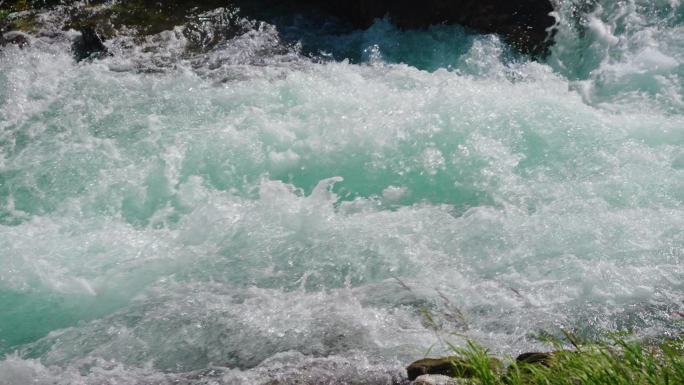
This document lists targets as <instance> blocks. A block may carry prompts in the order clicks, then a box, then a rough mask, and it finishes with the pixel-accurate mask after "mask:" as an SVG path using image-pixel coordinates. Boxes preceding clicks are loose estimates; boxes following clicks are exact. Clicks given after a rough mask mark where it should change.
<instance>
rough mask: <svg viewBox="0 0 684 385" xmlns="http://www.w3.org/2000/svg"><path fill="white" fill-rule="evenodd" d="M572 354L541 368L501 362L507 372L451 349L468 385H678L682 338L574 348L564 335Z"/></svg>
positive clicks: (472, 351)
mask: <svg viewBox="0 0 684 385" xmlns="http://www.w3.org/2000/svg"><path fill="white" fill-rule="evenodd" d="M568 337H569V340H570V342H571V344H572V345H573V349H571V350H563V349H562V348H561V344H560V343H555V349H556V352H555V353H553V354H552V356H551V358H550V359H549V361H548V362H547V363H546V364H545V365H544V364H539V363H538V364H525V363H519V362H515V359H513V358H510V357H509V358H507V362H508V363H509V366H508V369H507V370H498V369H497V368H496V367H492V366H491V365H489V362H490V357H491V356H490V355H489V354H488V352H487V350H486V349H484V348H483V347H481V346H479V345H477V344H476V343H473V342H468V344H467V345H466V346H465V347H456V346H452V347H451V348H452V350H453V351H454V353H456V356H457V357H458V361H459V363H460V364H461V365H466V366H467V367H469V368H470V369H471V370H470V372H471V373H473V374H474V375H473V377H472V378H471V379H470V380H469V382H471V383H472V384H483V385H523V384H535V385H536V384H544V385H594V384H595V385H599V384H600V385H606V384H607V385H642V384H643V385H661V384H662V385H682V384H684V338H682V337H680V338H678V339H674V340H669V341H667V342H665V343H661V344H659V345H656V346H652V345H650V344H647V343H645V342H634V341H628V340H626V339H624V338H623V337H612V338H610V339H608V340H605V341H600V342H591V343H578V342H577V340H576V339H574V338H572V336H571V335H568Z"/></svg>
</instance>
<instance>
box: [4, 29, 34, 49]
mask: <svg viewBox="0 0 684 385" xmlns="http://www.w3.org/2000/svg"><path fill="white" fill-rule="evenodd" d="M8 44H14V45H17V46H19V48H24V47H26V46H28V45H31V38H30V37H29V35H27V34H25V33H23V32H19V31H10V32H7V33H6V34H4V35H2V36H0V46H4V45H8Z"/></svg>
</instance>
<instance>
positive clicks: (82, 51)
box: [73, 27, 109, 61]
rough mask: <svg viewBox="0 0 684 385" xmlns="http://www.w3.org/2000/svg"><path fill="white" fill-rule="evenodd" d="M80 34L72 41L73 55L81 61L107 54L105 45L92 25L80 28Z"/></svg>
mask: <svg viewBox="0 0 684 385" xmlns="http://www.w3.org/2000/svg"><path fill="white" fill-rule="evenodd" d="M80 32H81V36H79V37H78V38H76V40H74V43H73V50H74V57H75V58H76V60H78V61H81V60H85V59H90V58H101V57H103V56H106V55H108V54H109V51H108V50H107V47H106V46H105V45H104V43H103V42H102V39H101V38H100V36H98V34H97V32H95V29H94V28H92V27H83V28H81V31H80Z"/></svg>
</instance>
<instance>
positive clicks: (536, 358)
mask: <svg viewBox="0 0 684 385" xmlns="http://www.w3.org/2000/svg"><path fill="white" fill-rule="evenodd" d="M554 354H555V353H538V352H534V353H523V354H521V355H519V356H518V358H516V359H515V362H517V363H518V364H530V365H544V366H549V365H550V362H551V358H553V355H554Z"/></svg>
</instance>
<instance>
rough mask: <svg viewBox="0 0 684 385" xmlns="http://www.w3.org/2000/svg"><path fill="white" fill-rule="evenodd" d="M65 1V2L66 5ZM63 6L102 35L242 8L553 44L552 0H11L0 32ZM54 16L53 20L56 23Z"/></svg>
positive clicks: (520, 44)
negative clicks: (455, 28)
mask: <svg viewBox="0 0 684 385" xmlns="http://www.w3.org/2000/svg"><path fill="white" fill-rule="evenodd" d="M63 4H66V5H63ZM58 6H59V7H61V8H62V10H63V11H62V12H61V20H57V22H58V24H59V25H60V26H61V28H62V29H64V30H68V29H75V30H82V29H83V28H84V27H88V28H90V29H91V30H93V31H95V32H96V33H97V34H98V35H100V36H102V37H103V38H110V37H113V36H114V35H115V34H116V31H117V30H119V29H122V28H125V29H128V30H135V31H137V32H138V33H139V34H141V35H150V34H155V33H159V32H161V31H164V30H169V29H173V27H174V26H177V25H182V24H184V23H187V22H188V21H189V20H190V19H192V17H193V16H196V15H198V14H202V13H203V12H206V11H209V10H212V9H216V8H218V7H227V8H231V7H239V8H241V9H243V10H244V11H245V12H244V13H245V14H247V15H250V14H251V15H253V16H255V17H257V18H258V17H260V16H261V17H263V16H264V15H267V14H269V13H277V12H289V13H296V12H304V13H306V12H315V13H318V14H329V15H330V16H332V17H338V18H341V19H343V20H346V21H347V22H348V23H350V25H351V26H353V27H355V28H367V27H368V26H370V25H371V24H372V22H373V20H375V19H377V18H382V17H385V16H388V17H389V18H390V19H391V20H392V22H394V23H395V24H396V25H398V26H400V27H402V28H425V27H428V26H430V25H437V24H460V25H463V26H466V27H469V28H473V29H475V30H478V31H481V32H485V33H496V34H500V35H502V36H503V37H504V38H505V39H506V40H507V41H508V42H509V43H510V44H511V45H512V46H513V47H515V48H516V49H518V50H520V51H521V52H523V53H529V54H532V55H544V53H545V52H546V51H547V49H548V47H549V46H550V44H551V43H552V37H553V32H552V27H553V25H554V18H553V17H552V16H551V15H550V14H551V12H553V6H552V4H551V3H550V1H549V0H525V1H515V2H511V1H502V0H479V1H475V0H455V1H444V0H426V1H421V2H418V1H408V0H403V1H380V0H355V1H317V0H291V1H275V0H261V1H256V2H255V1H251V2H250V1H241V0H234V1H229V2H228V1H220V0H210V1H203V2H190V1H181V0H174V1H166V2H157V1H148V0H135V1H125V2H117V3H111V2H103V1H91V2H87V3H82V2H58V1H10V2H4V3H2V4H0V31H2V32H8V31H11V30H21V31H24V32H36V31H37V30H38V29H39V28H40V27H43V26H44V24H45V23H46V22H47V21H48V20H45V18H43V17H42V15H41V13H40V11H41V10H43V9H48V8H54V7H58ZM55 21H56V20H54V19H52V20H49V22H50V23H52V25H54V24H55Z"/></svg>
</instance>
